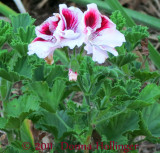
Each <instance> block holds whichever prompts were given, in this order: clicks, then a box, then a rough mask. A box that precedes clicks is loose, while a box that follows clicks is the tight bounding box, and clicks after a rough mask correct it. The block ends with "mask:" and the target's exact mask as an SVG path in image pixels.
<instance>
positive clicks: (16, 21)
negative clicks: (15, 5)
mask: <svg viewBox="0 0 160 153" xmlns="http://www.w3.org/2000/svg"><path fill="white" fill-rule="evenodd" d="M10 19H11V24H12V27H13V31H14V32H16V33H18V30H19V28H23V29H24V30H25V31H26V30H27V27H28V26H31V25H32V24H33V23H34V22H35V19H33V18H32V17H31V16H29V14H28V13H24V14H18V15H16V16H13V15H12V16H10Z"/></svg>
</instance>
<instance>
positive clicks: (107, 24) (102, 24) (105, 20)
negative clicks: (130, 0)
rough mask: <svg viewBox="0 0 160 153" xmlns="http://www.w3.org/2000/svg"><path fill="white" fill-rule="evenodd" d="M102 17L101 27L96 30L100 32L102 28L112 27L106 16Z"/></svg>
mask: <svg viewBox="0 0 160 153" xmlns="http://www.w3.org/2000/svg"><path fill="white" fill-rule="evenodd" d="M101 19H102V22H101V27H100V28H98V29H97V30H96V32H100V31H102V30H104V29H106V28H110V26H109V24H110V23H109V21H108V20H107V19H106V18H105V17H104V16H101Z"/></svg>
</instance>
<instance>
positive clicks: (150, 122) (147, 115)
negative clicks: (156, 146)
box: [142, 103, 160, 137]
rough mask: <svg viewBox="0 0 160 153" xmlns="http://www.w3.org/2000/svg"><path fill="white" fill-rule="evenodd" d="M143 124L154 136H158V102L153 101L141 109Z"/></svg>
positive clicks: (159, 134)
mask: <svg viewBox="0 0 160 153" xmlns="http://www.w3.org/2000/svg"><path fill="white" fill-rule="evenodd" d="M142 117H143V120H144V124H145V125H146V127H147V128H148V130H149V131H150V132H151V134H152V135H153V136H154V137H160V120H159V118H160V104H159V103H155V104H153V105H152V106H149V107H146V108H144V109H143V111H142Z"/></svg>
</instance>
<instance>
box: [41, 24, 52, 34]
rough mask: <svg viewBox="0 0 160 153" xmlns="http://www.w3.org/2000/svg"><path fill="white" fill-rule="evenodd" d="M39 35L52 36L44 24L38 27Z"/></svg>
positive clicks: (47, 26) (47, 25)
mask: <svg viewBox="0 0 160 153" xmlns="http://www.w3.org/2000/svg"><path fill="white" fill-rule="evenodd" d="M39 32H40V33H42V34H45V35H52V32H51V31H50V30H49V23H48V22H47V23H45V24H43V25H42V26H41V27H40V30H39Z"/></svg>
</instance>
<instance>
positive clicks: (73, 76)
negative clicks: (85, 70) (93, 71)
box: [68, 69, 78, 81]
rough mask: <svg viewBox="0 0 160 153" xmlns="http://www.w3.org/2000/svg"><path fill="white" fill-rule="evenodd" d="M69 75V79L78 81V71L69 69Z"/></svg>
mask: <svg viewBox="0 0 160 153" xmlns="http://www.w3.org/2000/svg"><path fill="white" fill-rule="evenodd" d="M68 76H69V81H77V76H78V74H77V72H73V71H72V69H69V73H68Z"/></svg>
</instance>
